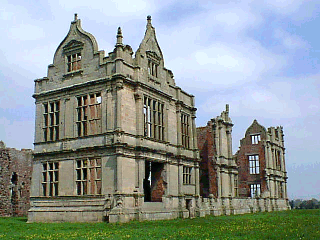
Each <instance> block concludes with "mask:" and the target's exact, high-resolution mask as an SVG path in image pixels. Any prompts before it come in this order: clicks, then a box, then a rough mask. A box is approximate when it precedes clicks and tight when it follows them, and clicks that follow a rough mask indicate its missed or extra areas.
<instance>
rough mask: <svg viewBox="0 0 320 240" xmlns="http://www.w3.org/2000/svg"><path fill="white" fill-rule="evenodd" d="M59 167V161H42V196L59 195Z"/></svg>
mask: <svg viewBox="0 0 320 240" xmlns="http://www.w3.org/2000/svg"><path fill="white" fill-rule="evenodd" d="M59 167H60V164H59V162H58V161H47V162H42V171H41V172H42V177H41V179H42V181H41V186H42V196H44V197H54V196H59Z"/></svg>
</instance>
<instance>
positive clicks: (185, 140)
mask: <svg viewBox="0 0 320 240" xmlns="http://www.w3.org/2000/svg"><path fill="white" fill-rule="evenodd" d="M189 118H190V117H189V116H188V115H187V114H181V137H182V146H184V147H185V148H189V147H190V129H189V128H190V123H189Z"/></svg>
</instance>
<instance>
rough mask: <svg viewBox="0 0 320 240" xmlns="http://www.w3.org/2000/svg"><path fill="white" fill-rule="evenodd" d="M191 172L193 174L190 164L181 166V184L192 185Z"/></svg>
mask: <svg viewBox="0 0 320 240" xmlns="http://www.w3.org/2000/svg"><path fill="white" fill-rule="evenodd" d="M192 174H193V167H191V166H183V171H182V175H183V181H182V182H183V185H192Z"/></svg>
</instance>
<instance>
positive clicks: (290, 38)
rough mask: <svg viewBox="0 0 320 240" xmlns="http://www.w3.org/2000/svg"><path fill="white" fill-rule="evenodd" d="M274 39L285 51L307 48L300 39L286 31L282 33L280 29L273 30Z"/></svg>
mask: <svg viewBox="0 0 320 240" xmlns="http://www.w3.org/2000/svg"><path fill="white" fill-rule="evenodd" d="M274 37H275V38H276V39H279V40H280V41H281V43H282V45H283V46H284V47H285V48H287V49H291V50H294V49H298V48H304V47H306V46H307V43H306V42H305V41H304V40H303V39H302V38H301V37H299V36H296V35H292V34H290V33H288V32H286V31H283V30H282V29H275V30H274Z"/></svg>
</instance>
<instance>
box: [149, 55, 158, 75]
mask: <svg viewBox="0 0 320 240" xmlns="http://www.w3.org/2000/svg"><path fill="white" fill-rule="evenodd" d="M158 68H159V64H157V63H155V62H154V61H152V60H150V59H149V60H148V73H149V75H152V76H154V77H158Z"/></svg>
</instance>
